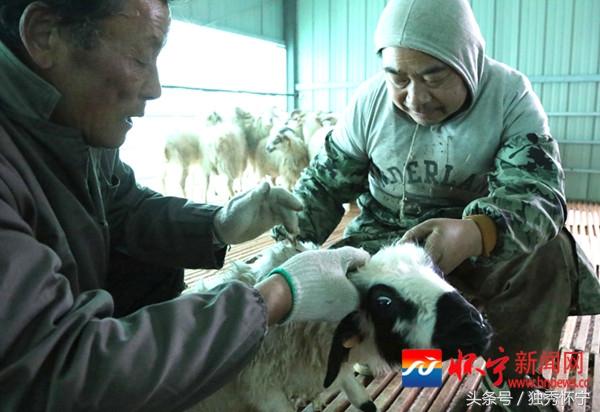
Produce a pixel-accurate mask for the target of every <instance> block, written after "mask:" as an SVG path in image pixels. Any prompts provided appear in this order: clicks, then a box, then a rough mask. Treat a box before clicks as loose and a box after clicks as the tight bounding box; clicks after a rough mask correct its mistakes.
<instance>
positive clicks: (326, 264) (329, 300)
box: [270, 246, 370, 322]
mask: <svg viewBox="0 0 600 412" xmlns="http://www.w3.org/2000/svg"><path fill="white" fill-rule="evenodd" d="M369 257H370V255H369V253H367V252H366V251H364V250H362V249H356V248H353V247H350V246H345V247H342V248H340V249H335V250H310V251H307V252H304V253H300V254H298V255H296V256H293V257H291V258H290V259H288V260H287V261H286V262H285V263H284V264H283V265H281V266H279V267H277V268H275V269H273V270H272V271H271V273H270V274H271V275H273V274H279V275H281V276H283V277H284V278H285V280H286V281H287V282H288V284H289V286H290V290H291V291H292V310H291V311H290V313H289V315H288V317H287V318H286V319H285V321H284V322H290V321H306V320H327V321H339V320H341V319H342V318H344V316H346V315H347V314H348V313H350V312H352V311H354V310H356V309H357V308H358V305H359V296H358V291H357V290H356V288H355V287H354V285H353V284H352V283H351V282H350V281H349V280H348V278H347V277H346V272H348V271H349V270H353V269H356V268H357V267H359V266H362V265H364V264H365V263H366V262H367V261H368V260H369Z"/></svg>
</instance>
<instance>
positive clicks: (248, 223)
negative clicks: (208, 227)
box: [213, 182, 302, 245]
mask: <svg viewBox="0 0 600 412" xmlns="http://www.w3.org/2000/svg"><path fill="white" fill-rule="evenodd" d="M300 210H302V203H301V202H300V200H298V199H297V198H296V197H295V196H294V195H292V194H291V193H290V192H288V191H287V190H285V189H283V188H280V187H271V186H270V185H269V184H268V183H267V182H263V183H262V184H261V185H259V186H258V187H256V188H255V189H253V190H250V191H248V192H246V193H242V194H240V195H238V196H236V197H234V198H233V199H231V200H230V201H229V202H228V203H227V204H226V205H225V206H224V207H223V208H221V209H219V211H218V212H217V213H216V214H215V217H214V219H213V225H214V233H215V236H216V237H217V239H218V240H220V241H221V242H222V243H226V244H230V245H231V244H235V243H241V242H245V241H247V240H251V239H254V238H255V237H257V236H258V235H260V234H262V233H264V232H265V231H267V230H268V229H270V228H272V227H273V226H275V225H277V224H281V223H283V225H284V226H285V228H286V229H287V230H288V232H290V233H294V234H296V233H298V232H299V230H298V216H297V214H296V212H298V211H300Z"/></svg>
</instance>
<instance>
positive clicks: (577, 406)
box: [569, 352, 591, 412]
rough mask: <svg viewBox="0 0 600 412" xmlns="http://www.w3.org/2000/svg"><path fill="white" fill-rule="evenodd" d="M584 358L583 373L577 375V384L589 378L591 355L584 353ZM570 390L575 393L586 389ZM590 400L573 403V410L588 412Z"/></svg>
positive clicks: (575, 411) (574, 388) (576, 388)
mask: <svg viewBox="0 0 600 412" xmlns="http://www.w3.org/2000/svg"><path fill="white" fill-rule="evenodd" d="M582 356H583V362H582V373H576V374H575V379H576V380H575V382H576V383H577V382H581V381H582V380H583V379H587V378H588V376H589V359H590V354H589V353H587V352H583V353H582ZM587 389H588V388H585V390H587ZM569 390H572V391H574V392H581V391H583V390H584V389H583V388H578V387H573V388H569ZM590 401H591V400H590V399H585V398H581V400H579V399H578V400H576V401H575V402H573V404H572V405H571V408H572V409H571V410H572V411H573V412H585V411H586V410H588V404H589V403H590Z"/></svg>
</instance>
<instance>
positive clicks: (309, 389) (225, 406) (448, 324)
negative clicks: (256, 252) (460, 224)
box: [189, 243, 491, 412]
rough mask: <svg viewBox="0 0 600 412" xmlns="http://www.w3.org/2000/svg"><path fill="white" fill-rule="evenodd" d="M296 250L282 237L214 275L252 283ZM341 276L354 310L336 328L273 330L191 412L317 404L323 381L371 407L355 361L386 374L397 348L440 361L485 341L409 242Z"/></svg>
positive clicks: (283, 409)
mask: <svg viewBox="0 0 600 412" xmlns="http://www.w3.org/2000/svg"><path fill="white" fill-rule="evenodd" d="M294 253H297V251H296V250H294V248H293V247H291V246H290V245H289V244H288V243H279V244H276V245H275V246H274V247H273V248H271V249H270V250H269V251H267V253H266V254H265V255H263V256H262V257H261V258H259V259H258V260H257V261H256V262H254V263H253V264H250V265H248V264H244V263H237V264H234V265H232V267H231V268H230V270H229V272H227V273H226V274H224V275H222V277H221V279H220V281H230V280H233V279H239V280H242V281H244V282H246V283H249V284H254V283H256V282H258V281H259V280H260V279H261V278H262V277H263V276H265V275H266V274H268V273H269V271H270V270H271V269H272V268H273V267H275V266H277V265H279V264H281V263H282V262H284V261H285V260H287V259H288V258H289V257H291V255H293V254H294ZM349 278H350V280H351V281H352V282H353V283H354V284H355V285H356V287H357V289H358V290H359V293H360V296H361V303H360V308H359V310H358V311H356V312H352V313H350V314H349V315H348V316H346V318H344V319H343V320H342V321H341V322H340V323H339V324H338V325H335V324H332V323H328V322H296V323H289V324H286V325H282V326H274V327H271V329H270V330H269V333H268V334H267V335H266V337H265V339H264V341H263V343H262V345H261V347H260V349H259V351H258V353H257V354H256V356H255V358H254V359H253V360H252V361H251V363H250V364H249V365H247V366H246V367H245V368H244V369H243V370H242V371H241V372H240V373H239V374H238V376H237V377H235V378H233V379H232V381H231V382H229V383H228V384H226V385H225V386H224V387H222V388H221V389H219V390H218V391H217V392H216V393H214V394H213V395H211V396H209V397H208V398H207V399H205V400H204V401H202V402H201V403H199V404H198V405H196V406H195V407H194V408H192V409H191V410H190V411H189V412H201V411H202V412H213V411H227V412H247V411H258V412H294V411H296V409H297V408H298V407H299V406H302V405H304V404H306V403H307V402H309V401H311V400H312V401H313V407H314V408H315V410H320V409H321V407H322V406H323V405H324V402H323V400H324V399H323V398H319V394H322V391H323V386H325V387H326V388H329V389H328V390H329V391H333V390H336V389H338V388H341V389H342V390H343V391H344V392H345V393H346V396H347V397H348V399H349V400H350V402H351V403H352V404H353V405H354V406H355V407H357V408H359V409H360V410H362V411H376V406H375V404H374V403H373V402H372V400H371V399H370V397H369V395H368V394H367V392H366V391H365V388H364V387H363V386H362V385H361V384H360V383H359V382H358V381H357V380H356V379H355V378H354V375H353V369H352V365H353V364H354V363H357V362H359V363H363V364H368V365H369V366H370V367H371V369H372V370H373V371H374V372H375V373H384V372H387V371H390V370H397V369H399V368H400V365H401V352H402V349H406V348H441V349H442V351H443V354H444V359H447V358H449V357H452V356H454V355H456V353H457V350H458V349H459V348H460V349H461V350H462V351H463V352H464V353H475V354H481V353H482V352H483V351H484V350H485V349H486V348H487V346H488V344H489V340H490V335H491V331H490V327H489V325H488V324H487V322H486V321H485V320H484V319H483V317H482V316H481V314H480V313H479V312H477V310H476V309H475V308H474V307H473V306H471V305H470V304H469V303H468V302H467V301H466V300H465V299H464V298H463V297H462V296H461V295H460V294H459V293H458V292H457V291H456V290H455V289H454V288H453V287H452V286H450V285H449V284H448V283H446V282H445V281H444V280H443V279H441V278H440V277H439V276H438V275H437V274H436V273H435V271H434V268H433V266H432V264H431V263H430V260H429V258H428V256H427V255H426V253H425V252H424V250H423V249H422V248H420V247H418V246H416V245H413V244H396V245H393V246H390V247H387V248H384V249H382V250H381V251H379V252H378V253H376V254H375V255H374V256H373V257H372V258H371V260H370V261H369V262H368V263H367V264H366V265H365V266H364V267H362V268H359V269H358V270H357V271H356V272H354V273H351V274H349ZM213 282H214V280H213ZM217 283H218V281H217ZM348 342H353V344H352V345H349V344H348ZM348 346H351V347H348ZM323 382H324V385H323Z"/></svg>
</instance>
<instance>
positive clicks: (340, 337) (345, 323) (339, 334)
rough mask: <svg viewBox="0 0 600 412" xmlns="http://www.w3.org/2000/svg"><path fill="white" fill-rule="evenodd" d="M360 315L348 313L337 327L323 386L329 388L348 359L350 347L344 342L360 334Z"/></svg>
mask: <svg viewBox="0 0 600 412" xmlns="http://www.w3.org/2000/svg"><path fill="white" fill-rule="evenodd" d="M359 325H360V317H359V313H358V312H352V313H350V314H349V315H347V316H346V317H345V318H344V319H342V320H341V321H340V323H339V324H338V325H337V327H336V328H335V332H334V333H333V338H332V340H331V348H330V349H329V358H328V359H327V374H326V375H325V382H324V383H323V386H325V387H326V388H328V387H329V386H330V385H331V384H332V383H333V381H335V379H336V378H337V376H338V374H339V373H340V368H341V367H342V363H344V362H346V361H347V360H348V354H349V353H350V348H347V347H345V346H344V342H346V341H348V340H349V339H352V338H353V337H354V336H360V329H359Z"/></svg>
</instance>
